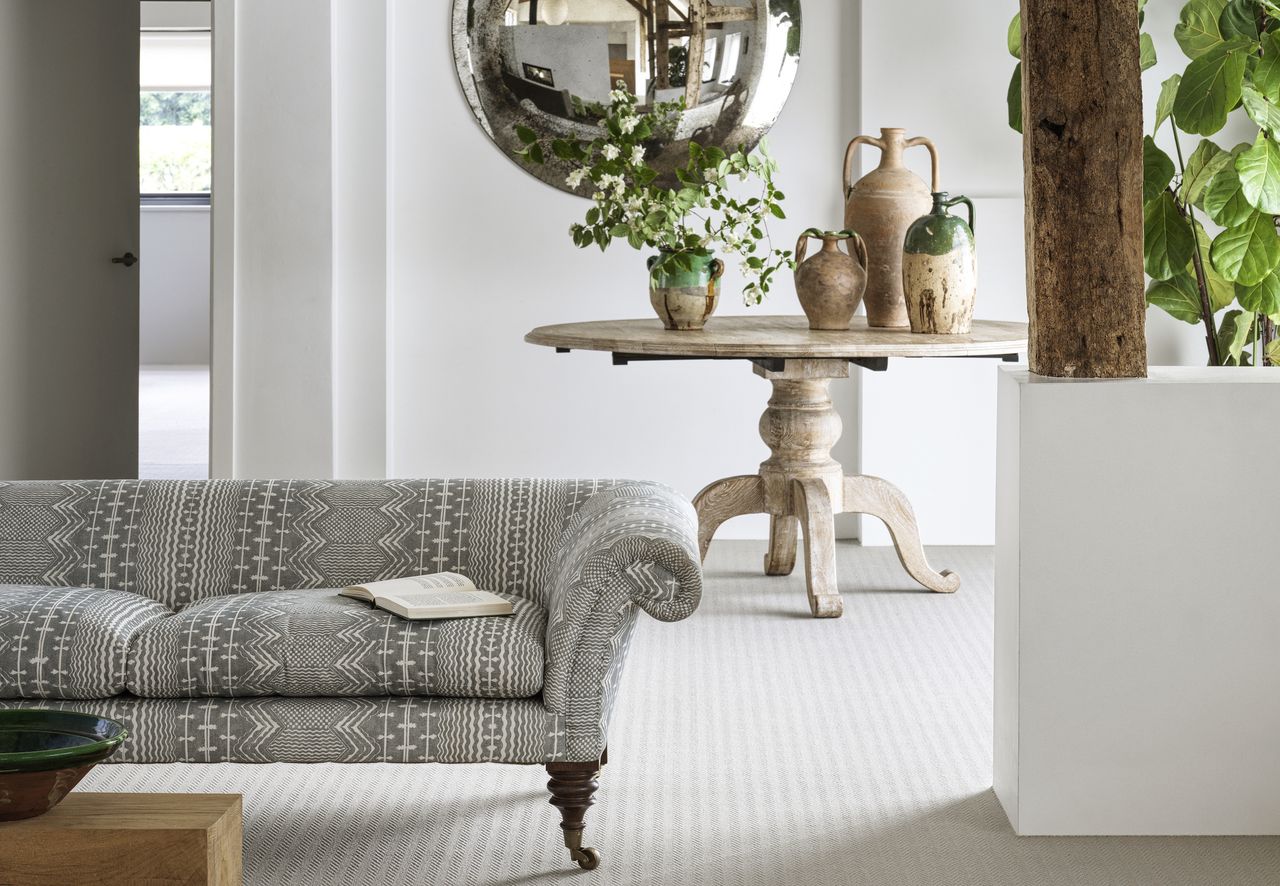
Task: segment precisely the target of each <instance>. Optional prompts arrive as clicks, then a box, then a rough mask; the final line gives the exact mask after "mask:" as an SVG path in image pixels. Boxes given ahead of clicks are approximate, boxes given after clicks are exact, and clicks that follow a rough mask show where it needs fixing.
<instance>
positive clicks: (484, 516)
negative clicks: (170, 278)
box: [0, 480, 614, 609]
mask: <svg viewBox="0 0 1280 886" xmlns="http://www.w3.org/2000/svg"><path fill="white" fill-rule="evenodd" d="M612 485H614V484H613V483H611V482H609V481H596V480H377V481H335V480H94V481H58V482H17V483H0V584H31V585H55V586H79V587H100V588H114V589H117V590H122V591H132V592H134V593H138V594H142V595H143V596H146V597H149V598H151V599H152V600H156V601H158V602H160V603H163V604H164V605H165V606H168V607H170V608H172V609H178V608H181V607H182V606H185V605H188V604H190V603H193V602H195V601H197V600H201V599H204V598H206V597H212V596H219V595H222V594H234V593H246V592H253V591H270V590H296V589H305V588H337V587H344V586H346V585H349V584H354V583H358V582H363V581H372V580H378V579H386V578H398V577H401V576H406V575H417V574H422V573H427V572H443V571H455V572H461V573H463V574H464V575H467V576H469V577H470V578H471V579H472V580H473V581H475V582H476V584H477V585H478V586H479V587H482V588H487V589H491V590H495V591H502V592H504V593H508V594H514V595H517V596H521V597H526V598H528V599H532V600H535V601H537V602H539V603H545V602H546V600H545V596H546V588H545V584H546V579H547V575H548V573H549V572H550V568H551V561H552V559H553V555H554V552H555V550H556V547H557V545H558V543H559V539H560V535H561V532H562V530H563V529H564V526H565V524H566V522H567V521H568V519H569V518H570V517H571V516H572V515H573V514H574V512H575V511H577V510H578V508H579V507H581V506H582V504H583V503H584V502H585V501H586V500H587V499H588V498H589V497H590V496H591V495H592V494H593V493H595V492H596V491H598V490H599V489H601V488H604V487H608V486H612Z"/></svg>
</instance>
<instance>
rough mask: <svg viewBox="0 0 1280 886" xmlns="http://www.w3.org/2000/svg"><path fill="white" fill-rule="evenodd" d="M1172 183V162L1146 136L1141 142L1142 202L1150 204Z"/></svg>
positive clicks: (1149, 137) (1153, 141)
mask: <svg viewBox="0 0 1280 886" xmlns="http://www.w3.org/2000/svg"><path fill="white" fill-rule="evenodd" d="M1171 181H1173V161H1172V160H1170V159H1169V155H1168V154H1166V153H1165V152H1164V151H1162V150H1160V149H1159V148H1158V147H1156V143H1155V140H1154V139H1153V138H1151V136H1149V135H1148V136H1147V137H1146V138H1144V139H1143V140H1142V202H1143V203H1144V204H1146V203H1150V202H1151V201H1152V200H1154V199H1155V198H1156V197H1159V196H1160V192H1161V191H1163V190H1165V189H1166V188H1167V187H1169V182H1171Z"/></svg>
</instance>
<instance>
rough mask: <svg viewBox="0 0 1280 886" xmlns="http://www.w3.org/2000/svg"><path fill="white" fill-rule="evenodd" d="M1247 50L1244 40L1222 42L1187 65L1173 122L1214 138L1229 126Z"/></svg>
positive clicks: (1175, 103)
mask: <svg viewBox="0 0 1280 886" xmlns="http://www.w3.org/2000/svg"><path fill="white" fill-rule="evenodd" d="M1192 2H1193V3H1195V2H1197V0H1192ZM1243 49H1244V44H1243V41H1232V42H1230V43H1219V44H1217V45H1216V46H1214V47H1213V48H1212V49H1210V50H1208V51H1207V52H1205V53H1204V54H1203V55H1200V56H1199V57H1197V58H1195V59H1193V60H1192V62H1191V64H1189V65H1187V70H1186V73H1184V74H1183V75H1182V83H1180V84H1179V85H1178V95H1177V98H1175V99H1174V102H1173V119H1174V120H1176V121H1177V123H1178V126H1179V128H1181V129H1182V130H1183V131H1185V132H1194V133H1196V134H1197V135H1213V134H1214V133H1215V132H1217V131H1218V130H1220V129H1221V128H1222V127H1223V126H1225V125H1226V122H1227V115H1228V114H1229V113H1231V109H1232V108H1234V107H1235V106H1236V102H1238V101H1240V87H1241V86H1242V85H1243V83H1244V70H1245V59H1246V54H1245V52H1244V51H1243Z"/></svg>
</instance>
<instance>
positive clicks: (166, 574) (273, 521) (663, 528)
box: [0, 480, 701, 869]
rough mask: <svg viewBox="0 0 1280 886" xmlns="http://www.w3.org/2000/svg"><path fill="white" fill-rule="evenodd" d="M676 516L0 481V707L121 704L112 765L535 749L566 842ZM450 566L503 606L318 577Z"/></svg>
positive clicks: (295, 491) (678, 539) (559, 491)
mask: <svg viewBox="0 0 1280 886" xmlns="http://www.w3.org/2000/svg"><path fill="white" fill-rule="evenodd" d="M696 525H697V524H696V517H695V516H694V513H693V509H692V507H691V506H690V505H689V504H688V502H687V501H685V500H684V499H682V498H680V497H679V496H678V495H676V494H675V493H673V492H671V491H670V490H668V489H666V488H665V487H662V486H658V485H656V484H652V483H633V482H625V481H569V480H563V481H562V480H512V481H506V480H387V481H377V482H351V481H300V480H274V481H230V480H210V481H137V480H112V481H77V482H22V483H0V707H16V706H21V707H61V708H64V709H79V710H86V711H92V712H95V713H99V714H102V715H105V716H108V717H112V718H115V719H118V720H121V721H123V722H124V723H125V724H126V725H127V726H128V729H129V733H130V738H129V740H128V741H127V742H126V743H125V745H124V746H123V747H122V749H121V752H120V753H119V754H118V755H117V757H116V759H117V760H118V761H120V762H175V761H176V762H188V763H216V762H243V763H267V762H321V761H332V762H343V763H360V762H395V763H423V762H445V763H474V762H501V763H527V764H528V763H532V764H545V765H546V767H547V769H548V771H549V773H550V775H551V780H550V784H549V788H550V791H551V794H552V796H551V802H552V804H554V805H555V806H556V807H558V808H559V809H560V810H561V815H562V824H561V827H562V828H563V831H564V840H565V845H566V846H567V847H568V848H569V849H570V852H571V854H572V857H573V859H574V860H575V861H577V862H578V863H579V864H580V865H581V866H582V867H585V868H588V869H590V868H593V867H595V866H596V864H597V863H598V855H597V853H596V852H595V850H593V849H588V848H584V847H583V846H582V843H581V839H582V830H583V817H584V815H585V813H586V810H587V808H588V807H589V806H590V805H591V804H592V802H593V794H594V791H595V789H596V785H597V777H598V773H599V769H600V766H601V765H602V761H603V758H604V756H605V753H606V743H607V736H608V726H609V717H610V713H611V711H612V708H613V705H614V700H615V698H616V696H617V692H618V685H619V679H620V677H621V674H622V665H623V662H624V660H625V658H626V654H627V647H628V643H629V640H630V637H631V632H632V627H633V625H634V624H635V620H636V615H637V610H638V609H643V610H644V611H645V612H647V613H648V614H649V615H651V616H653V617H655V618H657V619H660V620H662V621H675V620H678V619H682V618H685V617H687V616H688V615H690V614H691V613H692V612H693V611H694V609H695V608H696V607H697V605H698V600H699V596H700V594H701V569H700V566H699V558H698V547H697V530H696ZM446 570H448V571H457V572H461V573H464V574H466V575H468V576H469V577H471V578H472V579H473V580H474V581H475V582H476V584H477V585H478V586H479V587H482V588H486V589H491V590H493V591H495V592H498V593H501V594H503V595H505V596H507V597H508V598H509V599H510V600H511V601H512V603H513V604H514V605H515V614H514V615H512V616H509V617H506V618H476V619H457V620H445V621H427V622H406V621H403V620H400V619H399V618H397V617H395V616H392V615H389V614H387V613H384V612H382V611H380V610H376V609H372V608H370V607H369V606H368V605H367V604H364V603H361V602H358V601H355V600H350V599H348V598H345V597H338V596H337V595H336V593H335V592H334V590H333V589H335V588H341V587H344V586H346V585H348V584H352V583H355V582H360V581H367V580H373V579H383V578H392V577H398V576H403V575H414V574H420V573H426V572H438V571H446Z"/></svg>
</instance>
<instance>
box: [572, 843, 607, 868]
mask: <svg viewBox="0 0 1280 886" xmlns="http://www.w3.org/2000/svg"><path fill="white" fill-rule="evenodd" d="M569 857H570V858H572V859H573V860H574V861H576V862H577V863H578V867H580V868H582V869H583V870H584V871H594V870H595V869H596V868H598V867H600V853H599V852H597V851H596V850H595V849H593V848H592V847H590V846H588V847H587V848H586V849H570V850H569Z"/></svg>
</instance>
